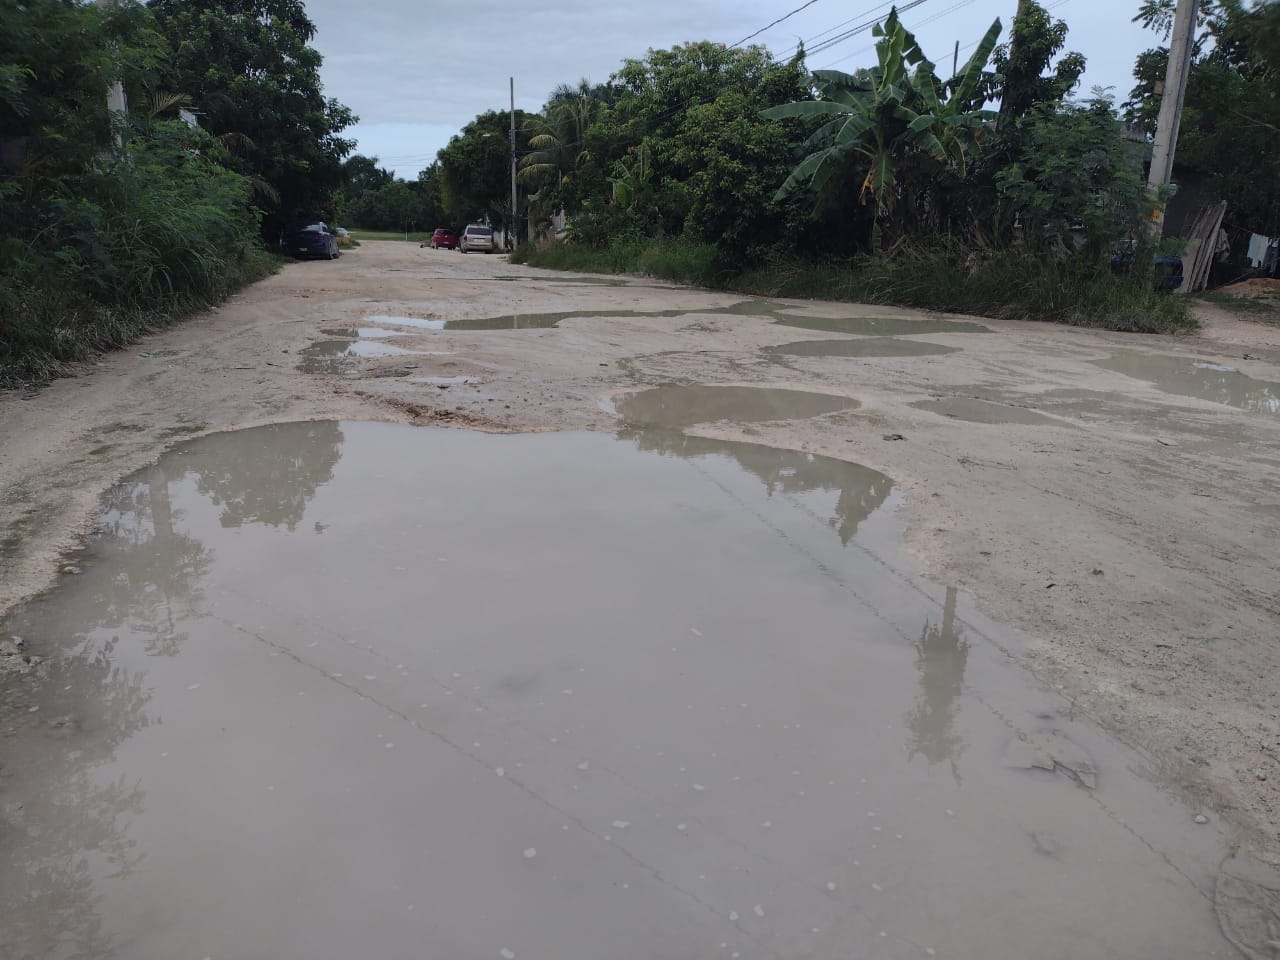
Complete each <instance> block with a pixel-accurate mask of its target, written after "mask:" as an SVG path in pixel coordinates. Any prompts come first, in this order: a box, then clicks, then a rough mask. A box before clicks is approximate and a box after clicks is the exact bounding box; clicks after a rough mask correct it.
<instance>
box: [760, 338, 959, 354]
mask: <svg viewBox="0 0 1280 960" xmlns="http://www.w3.org/2000/svg"><path fill="white" fill-rule="evenodd" d="M765 352H767V353H777V354H785V355H786V356H790V357H933V356H939V355H941V354H944V353H959V352H960V348H959V347H947V346H943V345H942V344H940V343H930V342H929V341H928V340H899V339H897V338H895V337H858V338H856V339H854V338H850V339H846V340H797V341H796V342H794V343H783V344H779V345H778V346H775V347H767V348H766V351H765Z"/></svg>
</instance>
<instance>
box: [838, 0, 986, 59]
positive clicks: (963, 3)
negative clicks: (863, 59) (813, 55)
mask: <svg viewBox="0 0 1280 960" xmlns="http://www.w3.org/2000/svg"><path fill="white" fill-rule="evenodd" d="M973 2H974V0H959V3H953V4H952V5H951V6H949V7H947V8H946V9H945V10H939V11H938V12H937V13H935V14H934V15H933V16H931V17H926V18H925V19H924V20H921V21H920V22H919V23H917V24H915V26H914V27H913V28H912V29H913V30H919V29H920V28H921V27H926V26H928V25H929V24H931V23H933V22H935V21H937V20H941V19H942V18H943V17H945V16H947V15H948V14H951V13H955V11H957V10H959V9H960V8H961V7H967V6H969V5H970V4H971V3H973ZM974 43H977V41H976V40H975V41H974ZM875 48H876V47H875V44H872V45H871V46H869V47H863V48H862V49H861V50H855V51H853V53H849V54H845V55H844V56H843V57H841V58H840V59H839V60H832V61H831V62H830V63H829V64H827V69H830V68H831V67H834V66H835V65H836V64H837V63H844V62H845V61H846V60H852V59H853V58H854V57H857V56H861V55H862V54H864V53H867V52H868V51H870V50H874V49H875Z"/></svg>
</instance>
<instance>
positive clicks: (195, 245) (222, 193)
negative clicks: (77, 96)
mask: <svg viewBox="0 0 1280 960" xmlns="http://www.w3.org/2000/svg"><path fill="white" fill-rule="evenodd" d="M201 148H203V150H209V149H212V148H213V145H212V142H211V141H210V140H209V139H208V138H205V137H203V136H202V135H201V134H199V132H198V131H192V130H189V129H188V128H187V127H186V125H185V124H179V123H157V124H154V125H151V126H149V127H148V129H147V131H146V135H145V137H144V136H139V137H136V138H135V139H134V140H133V141H132V142H131V143H130V148H129V150H128V151H127V153H125V154H122V155H119V156H113V155H110V154H106V155H103V156H102V157H100V158H98V159H97V160H96V161H95V162H94V163H92V164H91V165H89V166H88V167H87V168H86V169H84V170H83V171H82V172H81V174H80V175H79V176H76V177H74V178H68V179H67V180H65V181H62V182H58V183H44V184H40V186H42V187H43V188H44V189H43V190H41V191H33V190H31V191H25V192H24V193H19V192H18V191H14V190H10V191H8V192H6V193H3V194H0V199H3V200H4V201H6V202H5V203H3V204H0V213H3V217H2V218H0V224H3V226H4V227H5V229H4V231H2V232H0V385H3V386H13V385H15V384H19V383H28V382H32V381H39V380H44V379H47V378H49V377H51V376H55V375H57V374H58V373H59V372H61V371H62V370H63V369H64V368H65V366H66V364H68V363H70V362H73V361H77V360H82V359H85V358H86V357H88V356H91V355H92V354H93V353H94V352H96V351H99V350H104V349H108V348H112V347H119V346H122V345H124V344H126V343H129V342H130V341H132V340H134V339H136V338H137V337H138V336H139V335H140V334H142V333H144V332H146V331H147V330H150V329H154V328H156V327H159V326H163V325H165V324H167V323H171V322H172V321H173V320H175V319H177V318H179V317H182V316H185V315H188V314H190V313H192V312H194V311H196V310H199V309H201V308H203V307H207V306H209V305H211V304H213V303H217V302H218V301H220V300H222V299H223V298H225V297H226V296H227V295H228V294H229V293H231V292H232V291H234V290H236V289H237V288H239V287H241V286H243V285H244V284H246V283H251V282H252V281H254V280H256V279H259V278H261V277H262V276H265V275H266V274H267V273H270V272H271V271H272V270H273V269H274V264H275V262H276V258H274V257H273V256H272V255H271V254H268V253H267V252H266V251H265V250H263V249H262V248H261V247H260V246H259V245H258V240H257V237H258V224H257V218H256V216H255V214H254V213H253V212H252V209H251V208H250V206H249V194H248V189H247V183H246V181H245V180H244V179H243V178H242V177H240V176H238V175H236V174H234V173H232V172H230V171H228V170H227V169H225V168H224V167H222V166H220V165H218V164H216V163H214V162H213V161H212V160H210V159H208V158H207V156H206V155H205V153H204V152H203V150H202V149H201ZM12 183H13V181H10V184H12ZM26 197H29V198H31V199H24V198H26Z"/></svg>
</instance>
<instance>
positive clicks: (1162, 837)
mask: <svg viewBox="0 0 1280 960" xmlns="http://www.w3.org/2000/svg"><path fill="white" fill-rule="evenodd" d="M897 503H898V495H897V494H896V493H894V492H893V490H892V489H891V484H890V482H889V480H888V478H886V477H884V476H883V475H881V474H877V473H875V472H874V471H870V470H867V469H865V468H862V467H858V466H856V465H852V464H845V463H841V462H839V461H834V460H829V459H826V458H821V457H813V456H809V455H807V454H802V453H793V452H786V451H777V450H770V449H767V448H763V447H757V446H753V445H750V444H733V443H725V442H722V441H708V440H701V439H694V438H688V437H682V436H681V435H679V434H677V433H672V432H670V431H664V430H657V429H651V428H647V427H644V426H629V427H625V428H624V429H623V430H622V432H621V434H620V436H619V437H613V436H607V435H602V434H572V433H571V434H564V433H557V434H537V435H516V436H493V435H485V434H478V433H469V432H463V431H448V430H429V429H415V428H412V427H405V426H400V425H393V424H373V423H342V424H338V423H309V424H286V425H279V426H275V427H269V428H261V429H255V430H246V431H241V432H236V433H228V434H221V435H214V436H210V437H205V438H202V439H199V440H196V441H193V442H191V443H188V444H186V445H184V446H182V447H180V448H178V449H177V450H175V451H174V452H172V453H170V454H168V455H166V456H165V457H163V458H162V459H161V460H160V462H159V463H158V464H157V465H155V466H154V467H152V468H149V469H147V470H144V471H143V472H142V473H140V474H138V475H136V476H135V477H133V478H131V479H130V480H128V481H126V482H124V483H122V484H121V485H120V486H118V487H117V488H115V489H114V490H113V491H111V493H110V494H109V495H108V496H107V498H106V500H105V504H104V508H103V515H102V522H101V526H100V530H99V532H98V534H97V535H96V536H95V537H94V538H93V540H92V541H91V544H90V546H89V548H88V549H87V550H86V551H85V553H84V555H83V556H82V557H80V558H78V559H77V561H76V563H77V566H78V567H79V569H80V570H81V572H80V573H79V575H76V576H67V577H65V578H64V579H63V581H62V583H61V584H60V585H59V586H58V588H57V589H56V590H54V591H53V592H51V593H50V594H49V595H47V596H46V597H44V598H43V599H40V600H38V601H35V602H33V603H31V604H29V605H28V606H27V607H26V608H25V609H24V610H21V611H19V612H18V613H17V614H16V615H15V616H13V617H11V618H10V619H9V620H7V621H6V622H5V623H4V624H3V625H2V626H3V628H2V629H0V636H3V637H6V638H7V637H9V636H10V635H17V636H21V637H23V638H24V639H25V641H26V644H27V649H28V650H30V651H31V652H32V653H35V654H38V655H40V656H44V657H46V658H47V659H46V661H45V662H44V663H43V664H42V665H41V666H40V667H39V668H38V669H37V670H36V671H34V672H33V673H31V674H29V675H27V676H25V677H22V678H14V679H12V680H11V681H7V682H6V683H7V685H6V686H5V687H4V688H3V690H4V695H3V697H0V735H2V736H3V741H2V742H3V745H4V765H3V768H2V769H0V774H3V776H0V816H2V817H3V830H0V916H2V917H3V922H2V923H0V956H5V957H15V958H17V957H24V958H25V957H36V956H38V957H49V958H70V957H84V958H106V957H120V958H129V960H172V958H174V957H195V958H197V960H198V958H200V957H209V958H228V957H270V958H273V960H293V958H298V960H302V958H307V960H313V958H344V960H345V958H351V957H378V958H418V957H441V958H453V957H474V958H503V960H512V958H519V960H560V958H566V957H610V958H623V960H630V958H634V960H651V958H671V960H687V958H695V957H697V958H702V957H724V958H726V960H732V958H734V957H738V958H741V960H748V958H760V960H765V958H768V960H779V958H781V960H800V958H806V960H808V958H813V960H828V958H830V960H836V958H840V960H843V958H848V957H865V958H871V960H881V958H883V960H903V958H917V957H934V956H936V957H942V958H965V960H991V958H1006V957H1008V958H1014V957H1018V958H1021V957H1037V958H1040V957H1043V958H1054V960H1066V958H1073V957H1082V956H1088V957H1090V958H1093V957H1193V956H1194V957H1228V956H1232V955H1233V953H1232V950H1231V948H1230V947H1229V946H1228V945H1227V944H1226V943H1225V941H1224V940H1223V939H1222V937H1221V935H1220V933H1219V932H1218V928H1217V925H1216V923H1215V920H1214V908H1213V903H1212V891H1213V882H1214V876H1215V872H1216V867H1217V864H1218V862H1219V860H1220V858H1221V857H1222V855H1223V853H1224V842H1223V834H1222V832H1221V830H1220V828H1219V826H1218V824H1217V823H1216V821H1211V822H1210V823H1206V824H1203V825H1198V824H1196V823H1194V822H1193V820H1192V815H1193V813H1195V812H1196V811H1194V810H1191V809H1188V808H1187V807H1185V806H1184V805H1183V804H1182V803H1180V802H1179V801H1177V800H1175V799H1173V798H1172V797H1171V796H1170V795H1169V794H1167V793H1165V792H1162V790H1161V789H1159V788H1158V787H1157V786H1155V783H1156V782H1157V780H1158V775H1157V773H1156V772H1155V771H1153V770H1152V769H1150V768H1149V767H1148V766H1147V765H1146V764H1145V763H1144V762H1143V760H1142V759H1141V758H1140V757H1138V756H1137V755H1135V754H1133V753H1131V752H1129V751H1127V750H1126V749H1124V748H1123V747H1120V746H1118V745H1116V744H1115V743H1113V742H1112V741H1110V740H1109V739H1108V738H1106V737H1105V736H1103V735H1101V734H1100V733H1099V732H1098V731H1097V730H1096V729H1094V728H1093V727H1092V726H1090V725H1089V724H1088V723H1087V722H1085V721H1083V720H1081V719H1079V717H1078V714H1077V713H1076V712H1075V711H1073V710H1072V708H1071V704H1069V703H1067V702H1065V701H1063V700H1062V699H1061V698H1060V697H1059V696H1058V695H1056V694H1055V693H1053V692H1052V691H1050V690H1046V689H1044V688H1042V687H1040V686H1039V685H1037V684H1036V683H1035V682H1033V681H1032V680H1031V679H1030V678H1029V677H1028V676H1027V675H1026V674H1024V673H1023V672H1022V671H1021V670H1020V669H1018V668H1016V667H1014V666H1012V665H1011V663H1010V661H1009V659H1008V657H1007V655H1006V654H1005V653H1004V652H1003V650H1004V649H1007V648H1009V647H1016V646H1017V645H1018V644H1019V643H1020V640H1019V638H1018V637H1016V636H1014V635H1011V634H1008V633H1005V632H1004V631H1001V630H1000V629H999V628H997V627H995V626H994V625H992V624H989V623H987V622H985V621H983V620H982V619H981V618H980V617H978V616H977V615H976V614H974V613H973V611H972V609H971V607H970V605H969V604H968V602H967V601H966V599H965V597H964V596H963V595H962V594H958V593H957V591H956V590H954V589H945V588H942V587H936V586H934V585H931V584H929V583H928V582H926V581H923V580H920V579H919V578H918V577H916V576H915V575H914V574H913V573H912V568H911V566H910V564H909V563H908V561H907V560H905V559H904V557H903V554H902V552H901V549H900V544H901V537H902V528H901V524H900V522H899V520H898V518H897V515H896V511H895V506H896V504H897Z"/></svg>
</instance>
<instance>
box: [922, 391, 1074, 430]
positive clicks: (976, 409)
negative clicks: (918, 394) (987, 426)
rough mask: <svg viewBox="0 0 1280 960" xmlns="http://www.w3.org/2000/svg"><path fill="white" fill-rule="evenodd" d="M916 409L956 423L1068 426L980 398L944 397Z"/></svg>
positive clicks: (1018, 408) (928, 401)
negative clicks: (959, 421) (961, 421)
mask: <svg viewBox="0 0 1280 960" xmlns="http://www.w3.org/2000/svg"><path fill="white" fill-rule="evenodd" d="M910 406H912V407H914V408H915V409H917V410H927V411H929V412H930V413H936V414H939V415H941V416H944V417H950V418H951V419H953V420H965V421H967V422H969V423H1024V424H1030V425H1033V426H1045V427H1061V426H1066V424H1064V423H1063V422H1062V421H1061V420H1055V419H1054V418H1053V417H1046V416H1045V415H1044V414H1042V413H1036V412H1035V411H1034V410H1028V409H1027V408H1026V407H1017V406H1014V405H1013V404H1009V403H995V402H993V401H991V400H980V399H978V398H977V397H942V398H939V399H934V400H919V401H917V402H915V403H912V404H910Z"/></svg>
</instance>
